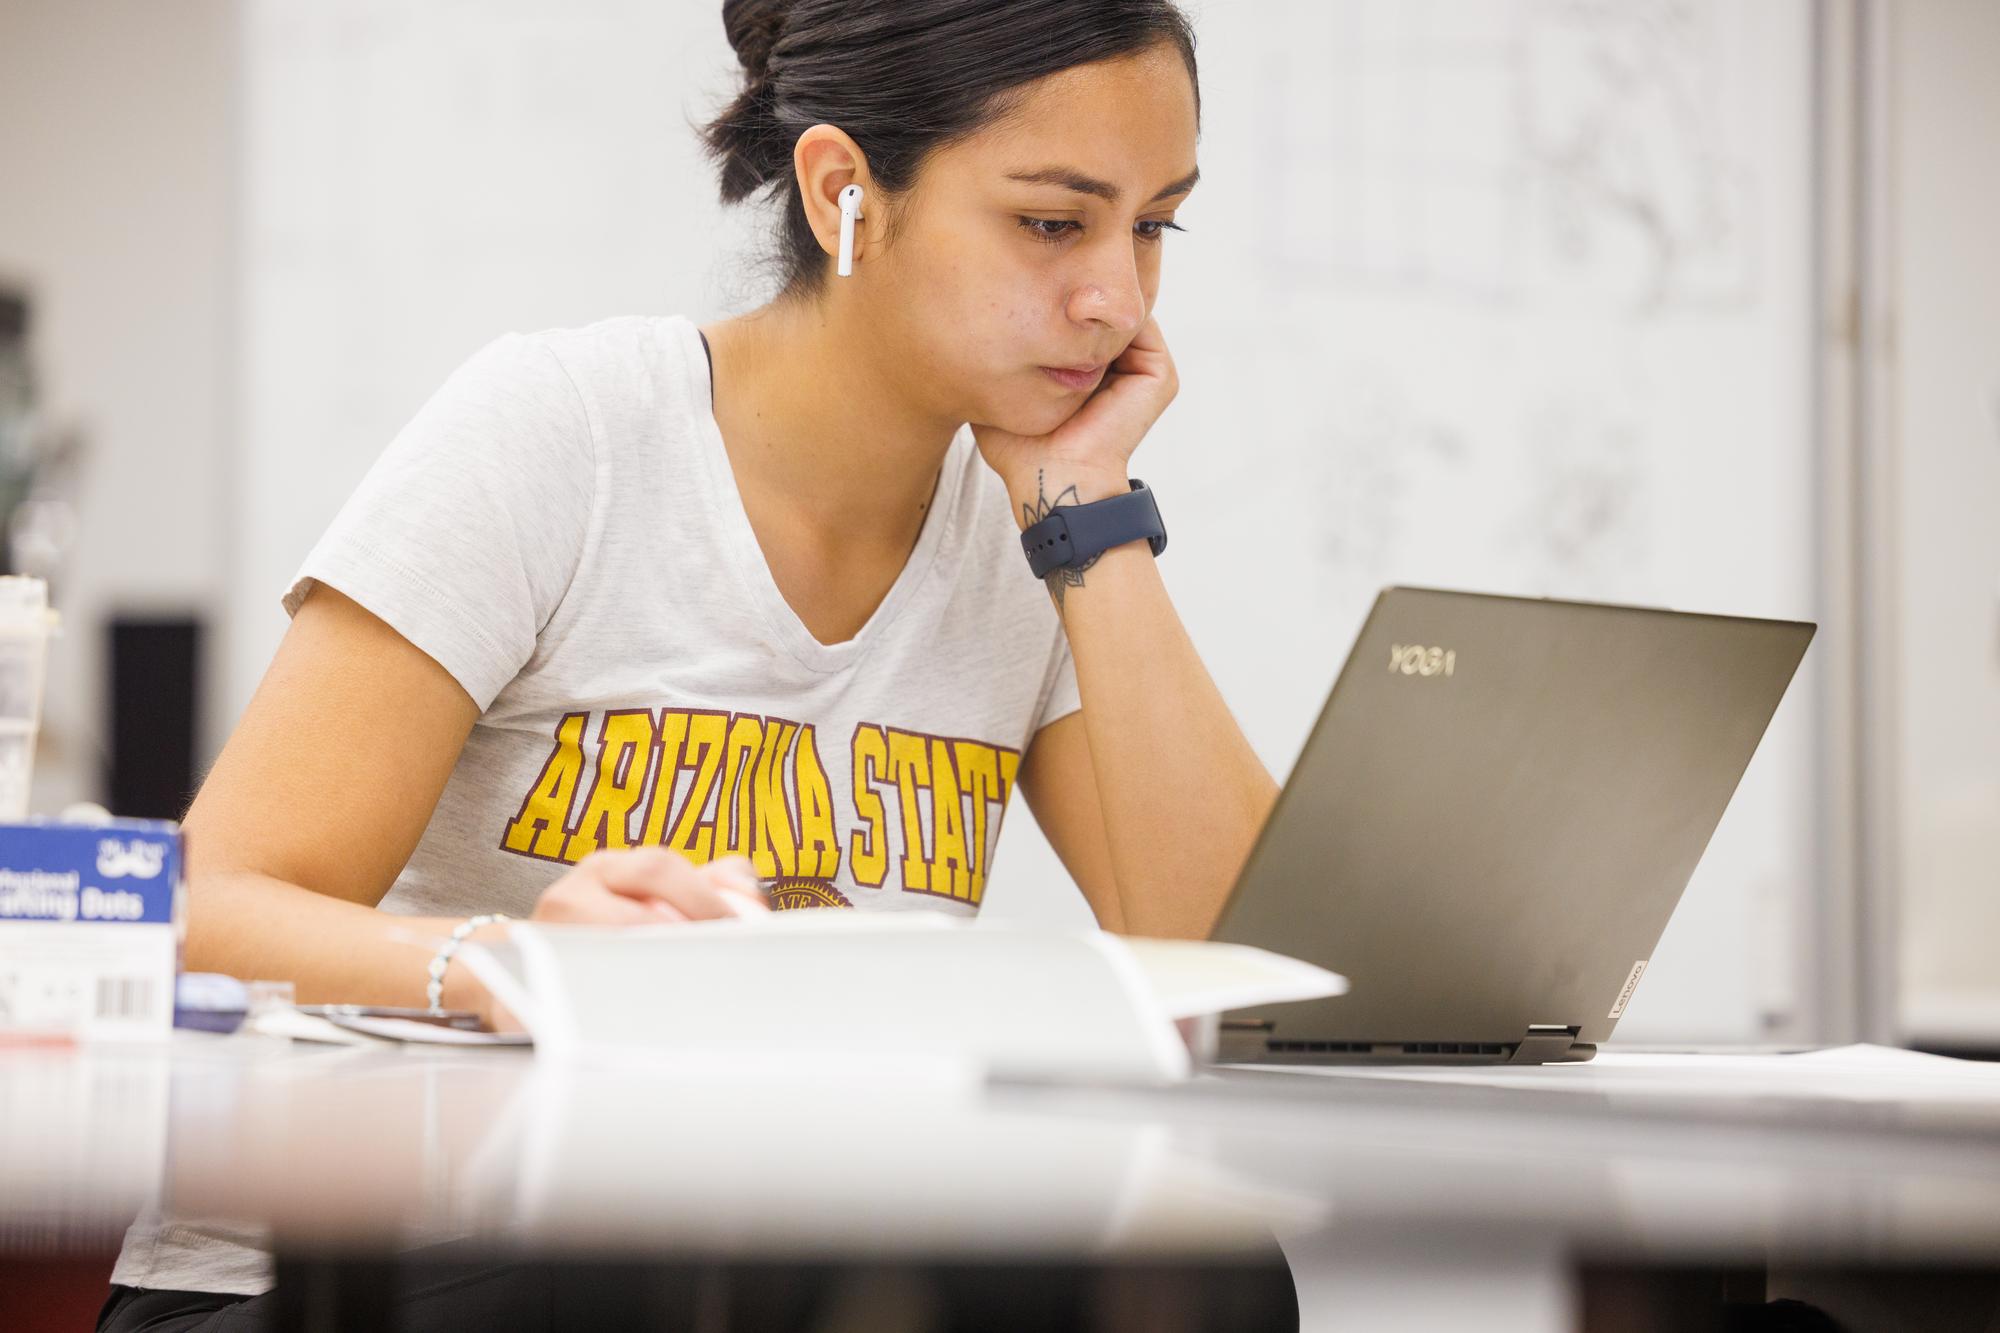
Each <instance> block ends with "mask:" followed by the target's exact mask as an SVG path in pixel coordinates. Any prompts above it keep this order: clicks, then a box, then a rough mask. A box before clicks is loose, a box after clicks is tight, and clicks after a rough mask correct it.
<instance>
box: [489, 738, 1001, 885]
mask: <svg viewBox="0 0 2000 1333" xmlns="http://www.w3.org/2000/svg"><path fill="white" fill-rule="evenodd" d="M589 721H590V719H589V715H588V714H586V713H567V714H564V716H563V717H562V719H561V721H559V722H558V723H557V724H556V728H555V737H554V741H555V743H554V746H553V747H552V748H551V750H550V752H549V757H548V759H547V761H546V762H544V763H543V765H542V769H541V772H540V773H539V774H538V775H537V776H536V778H535V781H534V784H533V786H532V787H531V788H530V789H529V791H528V794H527V795H526V796H525V797H523V798H522V802H521V808H520V810H519V812H518V813H516V815H515V816H514V818H513V819H512V820H510V821H508V824H507V828H506V831H505V833H504V834H503V836H502V839H501V844H500V845H501V847H502V848H503V849H504V850H506V851H510V852H515V853H517V854H519V855H523V856H533V857H539V858H541V859H544V860H550V861H563V862H572V863H573V862H576V861H580V860H582V859H583V858H584V857H586V856H588V855H589V854H590V853H592V852H594V851H597V850H599V849H600V848H623V847H630V846H633V845H635V844H637V845H642V846H664V847H671V848H673V849H674V850H676V851H679V852H681V853H683V854H684V855H686V856H687V857H688V858H689V859H690V860H693V861H696V862H702V861H708V860H712V859H714V858H715V857H718V856H723V855H727V854H732V853H741V854H743V855H745V856H748V857H749V858H750V860H751V862H752V863H753V864H754V865H755V866H756V868H757V872H758V873H759V874H760V875H763V876H765V877H767V878H774V877H775V878H791V877H804V878H810V879H831V878H833V877H834V876H835V875H836V874H838V873H839V870H840V861H841V856H842V853H843V851H844V852H845V853H846V855H847V856H848V857H849V861H848V865H849V868H850V869H851V870H852V872H853V876H854V881H855V883H856V884H859V885H862V886H865V887H868V888H880V887H882V886H883V883H884V881H885V880H886V879H887V878H888V872H889V865H890V862H891V860H892V859H893V860H894V861H895V862H896V863H897V866H898V869H899V870H900V872H901V880H902V883H901V884H900V886H899V887H900V888H901V889H902V890H903V891H904V892H908V893H921V894H930V895H933V896H936V897H941V898H951V899H954V900H956V901H959V902H966V903H972V904H975V905H976V904H978V903H979V902H980V900H981V898H982V897H983V896H984V894H985V889H986V878H987V871H988V866H987V861H988V859H989V855H990V853H991V851H992V847H993V843H994V842H995V841H996V840H997V837H998V833H999V824H1000V819H1001V817H1002V816H1003V815H1004V814H1005V811H1006V808H1007V800H1008V797H1009V796H1010V795H1011V793H1012V790H1013V785H1014V778H1015V775H1016V773H1017V772H1018V770H1019V768H1020V762H1021V756H1020V753H1019V752H1018V751H1016V750H1010V749H1007V748H1005V747H1003V746H997V745H989V744H987V743H986V742H984V741H976V740H966V739H962V738H957V737H950V736H933V735H930V734H928V733H925V732H921V731H905V730H902V729H901V728H897V727H885V726H882V725H880V724H877V723H873V722H864V723H862V724H861V725H859V726H857V727H856V728H855V729H854V735H853V740H852V742H851V749H850V755H849V758H850V761H851V763H850V772H851V774H852V776H853V783H854V786H853V795H854V809H855V813H856V815H857V816H858V818H857V821H856V824H855V827H854V829H853V830H852V832H851V834H850V835H849V836H848V837H847V839H846V843H845V846H844V847H843V843H842V834H841V830H840V828H839V827H838V821H837V820H836V819H835V817H834V804H833V793H832V788H831V786H830V784H829V783H828V781H827V776H826V766H825V764H824V763H822V762H821V759H820V752H819V740H818V736H817V734H816V732H815V730H814V728H813V727H812V725H811V724H810V723H801V722H794V721H791V720H790V719H788V718H781V717H760V716H757V715H755V714H749V713H728V712H722V711H720V710H715V709H682V708H663V709H661V710H659V712H658V713H654V712H651V711H648V710H646V709H612V710H610V711H608V712H607V713H605V714H604V716H603V720H602V721H601V722H600V723H599V725H598V729H597V737H596V741H597V753H596V754H595V755H594V756H591V757H588V758H587V757H586V756H585V754H584V748H583V742H584V735H585V732H586V731H587V730H588V726H589ZM787 774H789V775H790V780H789V781H788V780H787ZM883 784H894V789H895V795H894V797H893V799H891V798H890V797H889V795H888V793H887V792H886V791H884V790H882V789H881V788H882V786H883ZM579 792H580V793H581V799H580V800H579V799H578V798H579ZM579 808H580V813H578V814H577V815H576V817H575V818H574V819H572V818H571V817H570V812H571V811H572V810H578V809H579ZM892 812H893V815H894V818H895V821H896V825H897V827H896V829H895V833H896V835H897V837H898V848H897V854H896V855H894V856H893V857H892V854H891V852H890V847H889V839H890V835H891V830H890V827H889V825H890V819H891V816H892Z"/></svg>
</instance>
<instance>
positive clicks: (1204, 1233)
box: [0, 1033, 2000, 1265]
mask: <svg viewBox="0 0 2000 1333" xmlns="http://www.w3.org/2000/svg"><path fill="white" fill-rule="evenodd" d="M1663 1068H1665V1069H1668V1071H1669V1075H1671V1067H1670V1066H1663V1065H1661V1064H1660V1063H1659V1062H1658V1061H1655V1062H1654V1063H1653V1064H1651V1065H1649V1064H1648V1063H1647V1062H1646V1060H1645V1059H1644V1058H1643V1057H1620V1056H1619V1055H1618V1054H1617V1053H1615V1052H1612V1053H1607V1054H1606V1055H1605V1056H1603V1057H1601V1058H1600V1060H1599V1061H1597V1062H1595V1064H1594V1065H1592V1066H1584V1067H1577V1068H1551V1069H1519V1070H1503V1071H1488V1072H1485V1073H1479V1072H1467V1073H1453V1072H1451V1071H1380V1070H1377V1071H1359V1072H1357V1071H1341V1072H1322V1071H1281V1070H1274V1069H1264V1068H1257V1069H1237V1070H1218V1071H1210V1072H1206V1073H1204V1074H1202V1075H1201V1076H1199V1077H1197V1078H1196V1079H1194V1080H1193V1081H1191V1082H1189V1083H1186V1084H1182V1085H1178V1086H1174V1087H1165V1088H1129V1087H1128V1088H1120V1087H1091V1086H1075V1085H1069V1086H1037V1085H1026V1084H992V1085H988V1084H983V1083H981V1082H979V1081H978V1080H976V1079H972V1078H969V1077H966V1076H964V1075H963V1073H962V1072H956V1071H954V1070H953V1069H951V1068H949V1067H946V1066H937V1065H930V1066H926V1065H893V1064H890V1065H878V1066H873V1067H866V1066H852V1065H836V1064H832V1063H829V1064H826V1065H824V1066H821V1067H818V1068H799V1067H796V1066H793V1067H790V1068H784V1069H780V1068H776V1067H764V1066H760V1065H758V1064H757V1063H756V1062H754V1061H746V1062H744V1063H743V1064H741V1065H740V1066H734V1067H728V1068H721V1067H714V1066H703V1067H686V1066H682V1067H660V1066H651V1067H649V1066H645V1065H639V1064H635V1065H631V1066H627V1067H615V1068H614V1067H563V1066H559V1065H553V1064H551V1063H549V1062H547V1061H538V1060H536V1059H535V1058H534V1056H533V1055H532V1053H529V1052H526V1051H522V1050H509V1049H453V1048H443V1047H391V1046H370V1047H322V1046H313V1045H309V1044H305V1043H288V1042H284V1041H280V1040H273V1039H270V1038H263V1037H251V1036H238V1037H226V1038H224V1037H212V1036H204V1035H199V1034H191V1033H182V1034H176V1037H175V1039H174V1041H173V1042H172V1043H171V1044H169V1045H168V1046H165V1047H162V1048H159V1049H157V1050H145V1049H140V1048H130V1047H127V1048H101V1049H95V1050H65V1049H41V1050H37V1049H16V1050H8V1051H0V1143H4V1156H0V1249H12V1250H15V1251H22V1250H32V1251H34V1252H40V1253H47V1252H49V1251H50V1250H51V1248H54V1249H62V1248H64V1247H70V1248H75V1249H79V1250H99V1251H101V1250H102V1249H103V1248H104V1247H105V1245H106V1243H107V1241H108V1242H109V1243H110V1244H111V1245H112V1246H114V1247H115V1244H116V1238H117V1236H118V1235H119V1234H120V1233H121V1232H122V1230H123V1228H124V1227H125V1225H126V1224H127V1223H128V1222H129V1221H130V1220H131V1219H132V1217H133V1215H134V1214H135V1213H136V1212H138V1211H139V1209H140V1208H141V1207H142V1206H144V1205H146V1204H147V1203H148V1202H149V1201H151V1200H155V1199H157V1200H158V1201H159V1202H160V1203H161V1204H162V1205H163V1206H164V1207H165V1208H167V1209H168V1210H170V1211H171V1212H172V1213H174V1214H176V1215H179V1216H188V1217H200V1218H205V1219H217V1220H227V1221H231V1222H241V1223H247V1224H251V1225H263V1226H269V1227H270V1228H272V1231H273V1234H274V1235H276V1236H277V1237H280V1238H284V1240H285V1241H286V1243H288V1244H291V1245H294V1246H302V1247H327V1248H350V1247H362V1248H382V1247H385V1246H386V1247H402V1246H406V1245H412V1244H423V1243H427V1242H429V1241H431V1240H434V1239H457V1238H463V1237H468V1236H470V1237H483V1238H486V1239H490V1240H492V1241H493V1242H494V1243H495V1244H496V1245H498V1246H504V1247H507V1248H517V1249H519V1250H521V1251H523V1252H529V1253H550V1254H562V1253H568V1252H588V1253H593V1254H598V1253H605V1252H618V1251H628V1250H629V1251H634V1252H645V1253H651V1254H677V1255H685V1256H689V1257H703V1258H708V1257H722V1258H726V1257H771V1256H785V1257H837V1258H853V1259H864V1260H865V1259H870V1258H877V1257H882V1258H890V1257H942V1258H950V1257H987V1258H991V1257H998V1256H1008V1257H1016V1258H1034V1257H1037V1256H1051V1257H1053V1256H1061V1257H1063V1258H1066V1259H1074V1258H1076V1257H1078V1256H1080V1255H1098V1256H1105V1257H1116V1256H1132V1257H1143V1256H1149V1255H1160V1254H1169V1253H1171V1254H1179V1255H1212V1256H1214V1257H1215V1258H1217V1259H1218V1260H1225V1261H1226V1260H1227V1259H1229V1258H1230V1257H1231V1256H1242V1255H1250V1254H1256V1253H1260V1252H1261V1253H1268V1252H1270V1250H1271V1247H1272V1245H1273V1242H1274V1241H1279V1242H1283V1241H1286V1240H1288V1239H1293V1238H1297V1237H1300V1236H1308V1235H1316V1234H1326V1233H1335V1234H1350V1235H1356V1236H1361V1235H1366V1236H1370V1237H1375V1238H1378V1239H1379V1238H1380V1237H1384V1236H1410V1237H1415V1238H1417V1239H1419V1240H1422V1239H1423V1238H1425V1237H1438V1236H1451V1237H1455V1238H1459V1239H1460V1240H1468V1239H1471V1240H1476V1239H1477V1238H1479V1237H1482V1236H1483V1237H1489V1238H1496V1239H1504V1240H1507V1241H1508V1242H1509V1243H1517V1242H1519V1241H1520V1240H1521V1239H1522V1238H1524V1237H1529V1238H1538V1243H1543V1244H1547V1245H1551V1246H1554V1247H1555V1248H1556V1249H1557V1250H1559V1251H1561V1252H1562V1253H1565V1254H1568V1255H1571V1256H1585V1257H1591V1258H1601V1259H1619V1258H1642V1259H1646V1260H1649V1261H1683V1260H1685V1261H1708V1260H1730V1261H1738V1260H1756V1261H1762V1262H1774V1261H1780V1260H1784V1261H1828V1262H1903V1261H1912V1260H1924V1261H1949V1262H1970V1263H1976V1264H1982V1265H1991V1264H1992V1263H1993V1262H1994V1261H1995V1259H1996V1256H2000V1081H1994V1082H1991V1083H1982V1082H1978V1081H1973V1082H1970V1083H1968V1084H1966V1085H1965V1086H1964V1087H1961V1088H1957V1089H1943V1090H1941V1089H1940V1087H1939V1086H1933V1085H1927V1084H1925V1083H1924V1082H1923V1081H1922V1080H1921V1079H1912V1080H1908V1086H1907V1087H1904V1088H1898V1087H1897V1086H1896V1081H1895V1079H1894V1077H1893V1071H1892V1072H1891V1073H1890V1074H1886V1075H1885V1076H1884V1079H1883V1081H1882V1084H1881V1086H1879V1087H1874V1088H1871V1089H1870V1090H1869V1091H1868V1094H1867V1095H1864V1096H1855V1095H1853V1090H1852V1087H1851V1081H1850V1085H1849V1086H1847V1087H1845V1088H1844V1089H1843V1088H1841V1087H1831V1086H1828V1085H1826V1084H1825V1082H1824V1081H1823V1080H1821V1081H1815V1080H1814V1079H1813V1078H1811V1077H1806V1076H1803V1075H1802V1076H1801V1077H1799V1078H1798V1079H1796V1080H1785V1081H1779V1082H1777V1083H1773V1082H1772V1080H1771V1078H1770V1077H1769V1076H1768V1074H1762V1075H1759V1076H1758V1077H1755V1078H1743V1079H1735V1080H1734V1081H1733V1082H1732V1076H1731V1067H1730V1066H1728V1065H1727V1064H1723V1063H1718V1062H1713V1061H1711V1062H1710V1063H1709V1065H1708V1066H1704V1068H1703V1069H1702V1070H1698V1071H1690V1070H1687V1069H1683V1070H1681V1072H1680V1073H1679V1074H1678V1075H1672V1076H1668V1075H1662V1073H1661V1070H1662V1069H1663ZM1994 1072H1995V1075H1996V1079H2000V1070H1995V1071H1994Z"/></svg>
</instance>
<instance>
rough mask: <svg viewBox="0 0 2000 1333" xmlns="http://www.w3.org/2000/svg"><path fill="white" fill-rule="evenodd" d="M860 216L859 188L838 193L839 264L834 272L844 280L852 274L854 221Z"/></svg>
mask: <svg viewBox="0 0 2000 1333" xmlns="http://www.w3.org/2000/svg"><path fill="white" fill-rule="evenodd" d="M860 216H861V187H860V186H859V185H850V186H848V187H847V188H846V189H844V190H842V191H841V192H840V262H839V264H838V266H837V267H836V268H835V269H834V271H835V272H836V273H838V274H840V276H841V277H843V278H845V277H848V276H849V275H851V274H852V273H853V272H854V220H855V219H856V218H858V217H860Z"/></svg>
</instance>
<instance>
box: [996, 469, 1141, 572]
mask: <svg viewBox="0 0 2000 1333" xmlns="http://www.w3.org/2000/svg"><path fill="white" fill-rule="evenodd" d="M1131 483H1132V490H1131V492H1130V493H1129V494H1126V495H1114V496H1112V497H1110V498H1109V499H1105V500H1092V501H1091V502H1090V503H1089V504H1080V505H1062V506H1060V507H1058V508H1056V509H1052V510H1050V511H1049V516H1048V517H1047V518H1045V519H1042V520H1041V521H1040V522H1038V523H1035V524H1033V525H1032V526H1030V527H1029V528H1028V529H1027V530H1026V531H1025V532H1023V533H1022V534H1021V549H1022V550H1023V551H1025V552H1027V554H1028V568H1029V569H1031V570H1033V571H1034V574H1035V577H1036V578H1038V579H1040V578H1047V577H1048V576H1049V575H1050V574H1051V573H1053V572H1055V571H1056V570H1058V569H1068V568H1074V567H1075V566H1077V565H1081V564H1083V563H1084V562H1085V561H1087V560H1090V559H1092V558H1094V557H1096V556H1097V555H1099V554H1101V553H1103V552H1105V551H1108V550H1110V549H1111V548H1112V547H1114V546H1123V545H1124V544H1125V543H1126V542H1136V541H1139V540H1140V539H1142V538H1143V539H1144V540H1145V541H1146V544H1147V545H1149V546H1151V547H1152V549H1153V554H1154V555H1156V556H1157V555H1158V554H1159V553H1160V552H1162V551H1164V550H1166V549H1167V525H1166V523H1165V522H1164V521H1163V520H1162V519H1161V518H1160V506H1159V504H1158V502H1156V501H1155V500H1154V499H1153V492H1152V490H1151V489H1150V488H1148V487H1147V485H1146V483H1145V482H1143V481H1140V480H1139V479H1138V478H1137V477H1133V478H1131Z"/></svg>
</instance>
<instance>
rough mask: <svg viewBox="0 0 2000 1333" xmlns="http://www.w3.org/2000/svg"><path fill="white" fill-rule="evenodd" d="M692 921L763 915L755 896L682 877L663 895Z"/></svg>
mask: <svg viewBox="0 0 2000 1333" xmlns="http://www.w3.org/2000/svg"><path fill="white" fill-rule="evenodd" d="M662 896H663V897H665V898H666V899H667V900H668V901H669V902H670V903H672V904H673V905H674V906H675V907H676V908H678V909H680V911H681V912H682V913H684V914H685V915H686V917H687V919H688V920H690V921H711V920H714V919H716V918H718V917H741V916H761V915H764V914H765V912H764V910H760V909H759V908H758V906H757V904H756V902H755V901H754V900H752V899H751V898H750V897H748V896H747V895H745V894H742V893H738V892H736V891H735V890H733V889H724V888H718V887H716V886H715V885H713V884H709V883H706V882H704V881H701V880H698V879H697V880H694V881H680V882H677V883H675V884H672V885H670V886H668V888H667V891H666V893H665V894H663V895H662Z"/></svg>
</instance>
